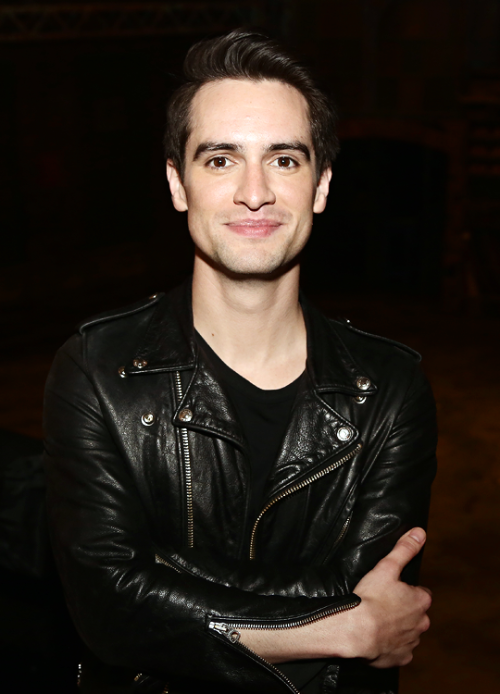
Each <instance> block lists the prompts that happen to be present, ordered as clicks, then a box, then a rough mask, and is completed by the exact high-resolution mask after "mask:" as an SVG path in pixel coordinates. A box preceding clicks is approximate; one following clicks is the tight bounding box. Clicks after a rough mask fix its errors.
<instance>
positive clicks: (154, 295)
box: [148, 294, 158, 301]
mask: <svg viewBox="0 0 500 694" xmlns="http://www.w3.org/2000/svg"><path fill="white" fill-rule="evenodd" d="M157 296H158V294H151V296H150V297H148V298H149V300H150V301H153V299H156V297H157Z"/></svg>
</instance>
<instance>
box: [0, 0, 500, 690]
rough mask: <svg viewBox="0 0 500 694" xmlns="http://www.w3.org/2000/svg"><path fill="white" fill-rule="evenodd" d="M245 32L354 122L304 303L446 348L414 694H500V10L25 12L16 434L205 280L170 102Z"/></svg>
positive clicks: (355, 4) (16, 255)
mask: <svg viewBox="0 0 500 694" xmlns="http://www.w3.org/2000/svg"><path fill="white" fill-rule="evenodd" d="M237 26H253V27H259V28H261V29H263V30H264V31H265V32H267V33H268V34H270V35H272V36H275V37H277V38H279V39H281V40H282V41H284V42H285V43H287V44H288V45H289V46H291V47H292V49H293V50H294V51H295V53H297V54H298V55H299V56H300V57H301V58H302V59H304V60H305V61H306V62H307V63H308V64H309V65H310V66H311V67H312V68H313V70H314V71H315V73H316V74H317V76H318V77H319V79H320V81H321V83H322V85H323V86H324V87H325V88H326V89H327V91H329V92H331V93H332V94H333V97H334V99H335V101H336V103H337V107H338V112H339V116H340V123H339V130H340V136H341V145H342V146H341V153H340V155H339V158H338V161H337V162H336V164H335V166H334V172H333V181H332V186H331V193H330V196H331V197H330V201H329V205H328V207H327V210H326V212H325V213H324V214H323V215H319V216H317V218H316V219H315V223H314V230H313V236H312V239H311V242H310V244H309V246H308V248H307V249H306V252H305V257H304V266H303V285H304V288H305V289H306V291H307V293H308V294H309V295H310V296H311V298H313V300H315V301H316V302H317V303H318V304H319V305H320V306H322V307H323V308H324V310H325V311H327V312H328V313H329V314H330V315H334V316H335V315H344V316H347V317H349V318H350V319H351V321H352V322H353V323H355V324H356V325H358V326H359V327H361V328H364V329H367V330H371V331H373V332H376V333H381V334H385V335H387V336H390V337H394V338H396V339H399V340H401V341H403V342H406V343H407V344H409V345H410V346H412V347H414V348H415V349H417V350H419V351H421V352H423V354H424V361H423V365H424V369H425V370H426V372H427V373H428V375H429V377H430V378H431V381H432V383H433V386H434V389H435V393H436V397H437V402H438V412H439V422H440V430H441V442H440V449H439V454H440V473H439V475H438V479H437V481H436V485H435V496H434V506H433V511H432V514H431V525H430V539H429V543H428V548H427V555H426V559H425V561H424V570H423V577H422V581H423V582H424V583H425V584H427V585H429V586H430V587H431V588H432V589H433V590H434V593H435V605H434V607H433V610H432V613H431V618H432V621H433V627H432V629H431V631H430V632H429V634H428V635H426V636H425V638H424V639H423V643H422V646H421V647H420V648H419V649H418V650H417V652H416V657H415V661H414V662H413V663H412V664H411V665H410V666H409V667H407V668H405V670H404V673H403V685H402V692H403V694H417V692H419V693H420V692H422V691H423V690H425V691H428V692H429V693H430V694H434V693H436V694H437V692H449V691H453V692H456V693H458V694H459V693H461V692H468V693H469V692H471V691H481V692H483V693H484V694H489V693H490V692H491V694H493V693H494V692H497V691H500V666H499V664H498V660H499V659H498V652H499V646H500V633H499V628H498V618H499V614H500V599H499V597H498V570H499V568H500V566H499V559H498V554H499V552H498V548H499V535H500V532H499V529H498V528H499V521H500V512H499V511H498V491H499V487H500V470H499V454H498V446H499V444H500V433H499V424H498V422H499V419H500V406H499V404H498V397H497V395H496V394H497V392H498V387H499V385H500V372H499V368H498V347H499V340H498V335H499V330H498V328H499V320H500V225H499V223H500V117H499V116H500V0H308V1H307V2H305V1H303V0H275V1H271V0H270V1H268V2H265V1H262V2H258V1H255V2H251V1H249V2H238V1H236V0H227V1H226V2H224V1H217V2H215V1H212V2H211V1H209V0H206V1H198V2H196V3H194V2H187V1H186V2H175V3H174V2H170V3H161V2H135V3H134V2H128V3H124V2H119V1H115V2H105V3H92V2H85V3H83V2H82V3H78V2H68V1H66V2H64V3H57V2H51V3H50V4H48V3H38V4H36V5H33V4H31V3H29V2H17V3H15V4H14V3H13V4H12V6H11V7H9V6H7V5H6V4H5V3H2V4H1V5H0V95H1V98H0V235H1V237H0V240H1V245H0V318H1V326H2V327H1V331H0V354H1V356H2V359H1V360H0V378H1V379H2V399H1V401H0V428H2V429H4V430H7V431H10V432H17V433H19V434H24V435H28V436H31V437H34V438H41V436H42V429H41V402H42V391H43V383H44V380H45V377H46V373H47V370H48V368H49V366H50V362H51V360H52V356H53V353H54V351H55V349H57V347H58V345H60V344H61V342H62V341H63V340H64V339H66V337H68V336H69V335H70V334H71V332H72V330H73V326H74V325H75V324H76V323H78V322H79V321H80V320H82V319H83V318H85V317H87V316H88V315H90V314H92V313H96V312H100V311H103V310H106V309H108V308H112V307H117V306H120V305H123V304H126V303H128V302H133V301H135V300H136V299H138V298H142V297H145V296H147V295H149V294H151V293H153V292H156V291H163V290H167V289H168V288H170V287H172V286H174V285H175V284H177V283H178V282H179V281H180V280H182V279H183V278H184V277H185V276H186V275H187V274H188V273H189V272H190V269H191V263H192V247H191V242H190V240H189V236H188V232H187V229H186V223H185V218H184V216H183V215H180V214H178V213H176V212H175V211H174V210H173V208H172V206H171V203H170V200H169V195H168V190H167V185H166V182H165V178H164V161H163V156H162V148H161V139H162V130H163V125H164V104H165V101H166V98H167V97H168V94H169V92H170V91H171V89H172V88H174V87H175V85H176V84H177V83H178V76H179V74H180V69H181V63H182V58H183V55H184V54H185V51H186V49H187V48H188V47H189V45H191V43H193V41H195V40H196V39H198V38H202V37H205V36H210V35H215V34H217V33H220V32H221V31H225V30H228V29H231V28H234V27H237ZM22 580H24V579H21V578H19V581H17V582H15V583H16V585H17V586H18V589H17V593H16V595H17V597H16V600H17V602H16V601H15V600H13V595H12V591H14V592H15V590H16V589H15V588H13V585H14V584H13V583H10V584H9V586H10V587H9V588H8V589H6V590H4V591H3V593H2V592H0V609H1V610H2V612H1V613H0V614H3V616H4V618H5V619H4V624H8V625H9V626H8V628H5V629H4V631H5V634H4V635H1V634H0V646H1V648H2V651H4V653H6V654H7V656H5V657H7V658H10V659H12V662H13V663H17V665H16V667H21V668H22V667H24V665H25V664H26V663H28V662H31V663H35V665H32V670H33V673H34V674H33V676H34V677H35V676H40V668H42V670H43V665H42V664H41V663H42V662H43V661H44V660H45V661H47V658H48V659H49V661H50V658H51V657H53V651H50V648H52V646H51V645H50V644H51V643H52V642H51V641H50V638H52V637H50V634H53V633H55V632H57V629H59V627H58V626H57V625H56V626H54V624H55V622H54V619H55V618H54V617H53V614H54V613H53V612H50V611H49V612H50V614H49V613H46V612H44V611H43V606H44V605H45V604H48V603H47V600H48V599H47V600H46V593H43V590H42V589H41V588H40V596H41V597H40V600H39V601H38V603H37V602H36V596H35V597H33V600H35V603H32V604H30V605H28V606H27V605H26V602H25V596H26V593H27V592H29V591H30V590H31V591H32V592H33V588H29V586H28V588H26V586H25V585H24V584H23V583H22ZM26 580H28V579H26ZM30 585H31V584H30ZM19 586H21V588H19ZM35 592H36V591H35ZM2 596H3V597H2ZM22 596H24V597H22ZM23 600H24V602H23ZM49 602H50V601H49ZM37 605H38V607H37ZM37 610H38V612H37ZM20 614H21V615H24V617H23V619H25V621H24V622H23V620H22V619H19V615H20ZM47 614H48V615H49V616H47ZM33 615H35V617H33ZM36 615H38V617H36ZM44 615H45V616H44ZM61 619H62V620H63V619H64V618H63V617H61ZM9 620H10V621H9ZM37 620H38V621H37ZM44 620H45V621H44ZM47 620H48V621H47ZM51 620H52V621H51ZM56 621H57V620H56ZM13 624H15V627H14V626H13ZM23 624H26V627H23V626H22V625H23ZM7 632H8V633H7ZM58 633H59V632H58ZM54 638H55V639H56V641H57V638H58V637H54ZM54 643H55V641H54ZM54 648H56V649H59V652H63V650H64V649H61V648H60V646H55V647H54ZM44 649H45V650H44ZM49 651H50V652H49ZM51 653H52V655H51ZM47 662H48V661H47ZM60 667H62V668H63V669H64V666H63V665H62V666H61V665H60ZM71 667H72V665H71V666H70V670H71ZM37 668H38V670H37ZM26 686H28V685H26ZM12 691H19V692H21V691H23V690H22V687H20V686H18V687H17V689H15V690H14V689H13V690H12ZM27 691H28V690H27ZM68 691H69V690H68Z"/></svg>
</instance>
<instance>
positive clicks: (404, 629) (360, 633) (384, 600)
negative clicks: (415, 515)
mask: <svg viewBox="0 0 500 694" xmlns="http://www.w3.org/2000/svg"><path fill="white" fill-rule="evenodd" d="M425 539H426V535H425V531H424V530H422V528H413V529H412V530H410V531H409V532H408V533H406V535H403V537H402V538H401V539H400V540H399V541H398V542H397V544H396V546H395V547H394V549H393V550H392V552H390V553H389V554H388V555H387V556H386V557H384V558H383V559H381V560H380V561H379V563H378V564H377V565H376V566H375V568H374V569H373V570H372V571H370V572H369V573H367V574H366V576H364V577H363V578H362V579H361V581H360V582H359V583H358V585H357V586H356V588H355V589H354V592H355V593H356V594H357V595H359V597H360V598H361V600H362V602H361V605H360V606H359V607H358V608H356V609H355V610H353V612H352V617H353V620H352V631H351V637H352V647H351V650H352V653H351V655H350V656H349V655H348V656H347V657H363V658H367V659H368V660H370V661H371V663H370V664H371V665H372V666H373V667H378V668H387V667H393V666H401V665H406V664H407V663H409V662H410V661H411V660H412V658H413V649H414V648H415V647H416V646H418V644H419V643H420V635H421V634H422V633H423V632H424V631H427V629H428V628H429V626H430V620H429V617H428V616H427V614H426V613H427V610H428V609H429V608H430V606H431V602H432V598H431V593H430V591H429V590H428V589H427V588H422V587H414V586H409V585H408V584H406V583H403V582H402V581H401V580H400V578H399V577H400V574H401V571H402V570H403V569H404V567H405V566H406V564H408V562H409V561H410V560H411V559H413V557H414V556H416V555H417V554H418V552H419V551H420V550H421V549H422V545H423V544H424V542H425Z"/></svg>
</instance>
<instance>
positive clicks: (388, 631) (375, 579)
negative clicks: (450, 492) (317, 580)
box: [241, 528, 431, 668]
mask: <svg viewBox="0 0 500 694" xmlns="http://www.w3.org/2000/svg"><path fill="white" fill-rule="evenodd" d="M424 542H425V532H424V530H423V529H422V528H413V529H412V530H410V531H409V532H408V533H406V534H405V535H404V536H403V537H402V538H401V539H400V540H399V541H398V543H397V544H396V546H395V547H394V549H393V550H392V552H390V553H389V554H388V555H387V557H385V558H384V559H381V560H380V562H379V563H378V564H377V566H376V567H375V568H374V569H372V570H371V571H370V572H369V573H367V574H366V576H364V578H362V579H361V581H360V582H359V583H358V584H357V586H356V587H355V589H354V592H355V593H356V595H358V596H359V597H360V598H361V604H360V605H359V606H358V607H357V608H356V609H354V610H350V611H347V612H342V613H340V614H337V615H334V616H332V617H328V618H326V619H324V620H321V621H319V622H314V623H313V624H308V625H306V626H304V627H300V628H298V629H290V630H287V631H282V632H273V634H272V637H270V636H269V632H265V631H260V632H259V631H253V630H250V629H247V630H244V629H242V630H241V639H242V642H243V643H244V644H245V645H247V646H248V647H249V648H251V649H252V650H254V651H255V652H256V653H258V654H259V655H261V656H262V657H264V658H266V660H269V661H270V662H274V663H280V662H286V661H289V660H299V659H302V658H332V657H339V658H365V659H367V660H369V661H370V664H371V665H373V666H374V667H378V668H388V667H394V666H401V665H406V664H407V663H409V662H410V661H411V659H412V657H413V656H412V653H413V649H414V648H415V647H416V646H417V645H418V643H419V640H420V635H421V634H422V633H423V632H424V631H426V630H427V629H428V628H429V625H430V621H429V618H428V616H427V610H428V609H429V608H430V606H431V595H430V592H429V591H428V590H427V589H426V588H421V587H414V586H409V585H408V584H407V583H404V582H403V581H401V580H400V574H401V571H402V570H403V569H404V567H405V566H406V565H407V564H408V562H409V561H410V560H411V559H413V558H414V557H415V556H416V555H417V553H418V552H419V551H420V550H421V549H422V546H423V544H424Z"/></svg>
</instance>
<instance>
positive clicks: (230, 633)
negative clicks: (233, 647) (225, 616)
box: [208, 622, 241, 643]
mask: <svg viewBox="0 0 500 694" xmlns="http://www.w3.org/2000/svg"><path fill="white" fill-rule="evenodd" d="M208 628H209V629H213V630H214V631H218V632H219V634H222V636H225V637H226V639H228V640H229V641H231V643H238V641H239V640H240V636H241V634H240V632H239V631H238V630H237V629H234V628H233V627H231V626H229V624H223V623H222V622H210V623H209V625H208Z"/></svg>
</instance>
